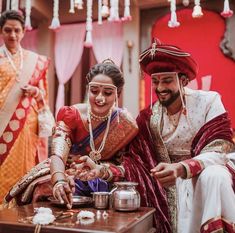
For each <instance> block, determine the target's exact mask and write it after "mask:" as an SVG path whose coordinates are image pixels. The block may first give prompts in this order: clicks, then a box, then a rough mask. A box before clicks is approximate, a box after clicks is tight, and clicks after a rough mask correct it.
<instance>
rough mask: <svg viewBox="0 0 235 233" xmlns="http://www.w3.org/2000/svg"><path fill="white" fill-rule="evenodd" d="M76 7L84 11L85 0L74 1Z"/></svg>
mask: <svg viewBox="0 0 235 233" xmlns="http://www.w3.org/2000/svg"><path fill="white" fill-rule="evenodd" d="M74 6H75V7H76V8H77V9H78V10H82V9H83V0H74Z"/></svg>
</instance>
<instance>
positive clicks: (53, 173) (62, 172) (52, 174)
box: [51, 171, 65, 178]
mask: <svg viewBox="0 0 235 233" xmlns="http://www.w3.org/2000/svg"><path fill="white" fill-rule="evenodd" d="M56 173H61V174H63V175H64V176H65V173H64V171H54V172H52V173H51V178H52V177H53V176H54V175H55V174H56Z"/></svg>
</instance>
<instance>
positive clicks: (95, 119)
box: [89, 109, 110, 121]
mask: <svg viewBox="0 0 235 233" xmlns="http://www.w3.org/2000/svg"><path fill="white" fill-rule="evenodd" d="M89 113H90V117H91V119H92V120H94V121H106V120H107V119H108V117H109V115H110V112H108V114H106V115H104V116H98V115H96V114H95V113H93V112H92V111H91V109H90V110H89Z"/></svg>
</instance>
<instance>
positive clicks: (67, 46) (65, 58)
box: [55, 24, 85, 113]
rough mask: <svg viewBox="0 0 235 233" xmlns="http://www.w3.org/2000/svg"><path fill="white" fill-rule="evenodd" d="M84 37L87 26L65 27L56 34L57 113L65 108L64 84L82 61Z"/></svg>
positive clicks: (72, 25)
mask: <svg viewBox="0 0 235 233" xmlns="http://www.w3.org/2000/svg"><path fill="white" fill-rule="evenodd" d="M84 37H85V24H71V25H63V26H61V27H60V29H59V30H58V31H56V33H55V68H56V74H57V77H58V81H59V87H58V92H57V99H56V113H57V112H58V110H59V109H60V108H61V107H62V106H64V84H65V83H66V82H67V81H68V80H69V79H70V78H71V77H72V75H73V73H74V71H75V69H76V67H77V65H78V64H79V62H80V60H81V56H82V52H83V43H84Z"/></svg>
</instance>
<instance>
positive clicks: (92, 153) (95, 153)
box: [87, 109, 112, 163]
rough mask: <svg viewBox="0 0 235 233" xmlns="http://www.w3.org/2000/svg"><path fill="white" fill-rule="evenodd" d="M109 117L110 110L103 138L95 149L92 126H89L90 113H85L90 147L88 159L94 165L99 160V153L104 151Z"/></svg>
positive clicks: (110, 114)
mask: <svg viewBox="0 0 235 233" xmlns="http://www.w3.org/2000/svg"><path fill="white" fill-rule="evenodd" d="M111 116H112V109H110V111H109V114H108V121H107V125H106V129H105V132H104V137H103V139H102V142H101V143H100V146H99V148H98V149H96V148H95V143H94V137H93V130H92V124H91V111H90V110H88V112H87V119H88V126H89V133H90V147H91V151H90V153H89V157H90V158H91V159H92V160H93V161H94V162H96V163H97V162H98V161H99V160H100V159H101V152H102V150H103V149H104V146H105V143H106V139H107V136H108V132H109V127H110V121H111Z"/></svg>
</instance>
